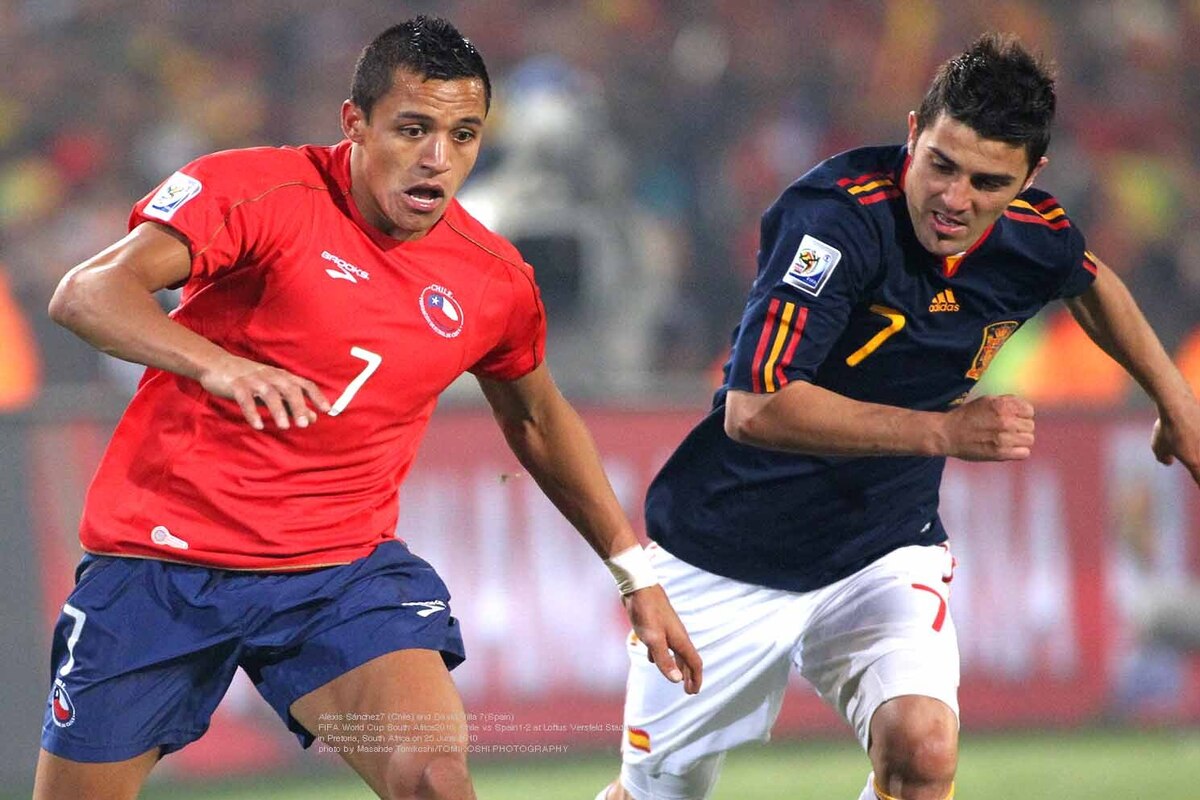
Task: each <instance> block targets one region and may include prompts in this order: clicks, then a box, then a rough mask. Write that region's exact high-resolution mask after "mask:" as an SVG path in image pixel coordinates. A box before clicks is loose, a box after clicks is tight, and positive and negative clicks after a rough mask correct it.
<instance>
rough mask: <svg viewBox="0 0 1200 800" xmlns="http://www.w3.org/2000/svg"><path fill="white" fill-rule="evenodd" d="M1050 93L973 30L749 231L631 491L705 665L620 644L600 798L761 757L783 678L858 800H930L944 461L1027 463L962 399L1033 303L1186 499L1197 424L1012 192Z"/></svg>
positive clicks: (1047, 213)
mask: <svg viewBox="0 0 1200 800" xmlns="http://www.w3.org/2000/svg"><path fill="white" fill-rule="evenodd" d="M1054 107H1055V94H1054V83H1053V78H1052V76H1051V75H1050V73H1049V70H1048V68H1047V67H1046V66H1044V65H1043V64H1041V63H1039V61H1038V60H1037V59H1035V58H1034V57H1032V56H1031V55H1030V54H1029V53H1028V52H1027V51H1026V50H1025V49H1024V48H1023V46H1022V45H1021V44H1020V43H1019V42H1017V41H1016V40H1015V39H1012V38H1007V37H1002V36H998V35H995V34H989V35H985V36H983V37H981V38H980V39H979V40H977V41H976V42H975V43H974V44H973V45H972V46H971V47H970V48H969V49H968V50H966V51H965V52H964V53H962V54H961V55H959V56H958V57H956V58H954V59H952V60H950V61H948V62H947V63H945V64H944V65H942V67H941V68H940V69H939V70H938V72H937V74H936V76H935V78H934V79H933V81H932V83H931V85H930V88H929V90H928V92H927V94H926V95H925V98H924V100H923V102H922V103H921V106H920V109H919V110H918V111H916V112H913V113H910V114H909V118H908V139H907V142H906V144H905V145H903V146H894V147H868V148H863V149H858V150H852V151H850V152H846V153H843V154H841V155H837V156H835V157H833V158H831V159H829V160H828V161H825V162H824V163H822V164H819V165H817V166H816V167H815V168H813V169H812V170H811V171H810V172H808V173H807V174H806V175H804V176H803V177H801V178H800V179H799V180H798V181H796V182H795V183H794V184H792V185H791V186H789V187H788V188H787V189H786V190H785V191H784V192H783V194H782V195H781V196H780V198H779V199H778V200H777V201H776V203H775V204H774V205H773V206H772V207H771V208H770V209H769V210H768V211H767V212H766V214H765V215H764V217H763V220H762V230H761V247H760V250H759V256H758V259H759V262H758V276H757V278H756V280H755V282H754V285H753V286H752V288H751V290H750V295H749V299H748V300H747V303H746V307H745V311H744V314H743V316H742V320H741V323H740V324H739V326H738V328H737V329H736V330H735V332H734V335H733V344H732V354H731V356H730V359H729V361H728V363H727V364H726V367H725V382H724V385H723V386H722V387H721V388H720V390H719V391H718V392H717V393H716V396H715V398H714V402H713V407H712V411H711V413H709V415H708V416H707V417H706V418H705V419H704V420H703V421H702V422H700V423H699V424H698V425H697V427H696V428H695V429H694V430H693V431H692V432H691V433H690V434H689V435H688V436H687V438H686V439H685V440H684V441H683V443H682V444H681V445H680V446H679V448H678V449H677V450H676V451H675V453H674V454H673V455H672V456H671V458H670V459H669V460H668V462H667V463H666V465H665V466H664V467H663V469H662V471H661V472H660V473H659V474H658V476H657V477H656V478H655V480H654V482H653V483H652V485H651V487H650V489H649V492H648V496H647V499H646V518H647V528H648V532H649V535H650V538H651V539H653V540H654V544H653V545H652V546H651V548H650V549H651V551H652V560H653V561H654V563H655V567H656V568H657V570H658V575H659V577H660V579H661V580H662V581H663V584H664V586H665V587H666V589H667V593H668V595H669V596H670V597H671V601H672V603H673V604H674V605H675V608H676V610H677V611H678V612H679V614H680V616H681V618H682V619H683V621H684V624H685V626H686V627H687V629H688V631H689V632H690V633H691V635H692V638H693V641H694V642H695V644H696V646H697V647H698V648H699V650H700V653H701V655H702V656H703V658H704V662H705V679H706V681H705V690H704V692H702V693H701V694H699V695H698V696H696V697H688V696H686V695H684V693H683V692H679V691H673V690H672V688H671V687H669V686H665V685H658V684H656V682H655V681H654V680H652V676H651V674H650V672H649V670H647V669H646V668H645V666H644V664H643V662H644V655H645V654H644V650H643V649H642V647H641V645H640V644H639V643H638V642H637V641H636V638H635V637H631V640H630V645H629V648H630V656H631V662H630V663H631V667H630V678H629V683H628V695H627V699H626V706H625V725H626V731H625V734H626V735H625V737H624V741H623V746H622V753H623V765H622V770H621V774H620V778H619V780H618V781H617V782H616V783H614V784H612V785H611V786H609V787H607V789H606V790H605V791H603V792H601V795H600V797H607V798H608V799H609V800H618V799H619V798H629V797H633V798H636V800H681V799H683V798H687V799H688V800H700V799H701V798H706V797H708V796H709V794H710V792H711V789H712V787H713V785H714V783H715V781H716V779H717V775H718V772H719V770H720V765H721V762H722V760H723V758H724V754H725V752H726V751H728V750H729V749H730V748H732V747H735V746H737V745H739V744H741V743H744V742H747V741H752V740H763V739H765V738H766V737H767V735H768V733H769V730H770V728H771V725H772V723H773V722H774V720H775V718H776V716H777V714H778V711H779V705H780V702H781V699H782V695H783V692H784V688H785V685H786V683H787V679H788V674H789V672H790V670H791V669H792V668H793V667H794V668H795V669H797V670H799V672H800V674H802V675H803V676H804V677H805V678H806V679H807V680H808V681H809V682H810V683H811V684H812V685H813V686H814V687H815V689H816V691H817V692H819V693H820V695H821V696H822V697H823V698H824V699H825V700H826V701H827V702H828V703H829V704H830V705H831V706H832V707H833V708H834V709H836V710H837V712H838V713H839V714H840V715H841V716H842V718H843V719H845V720H846V721H847V723H849V725H850V726H851V727H852V728H853V730H854V732H855V734H856V736H857V737H858V740H859V742H860V743H861V744H862V746H863V748H864V749H865V750H866V752H867V754H868V756H869V758H870V762H871V767H872V770H873V771H872V773H871V774H870V776H869V777H868V779H867V782H866V785H865V786H864V788H863V790H862V793H861V795H860V800H888V798H903V800H944V798H948V797H951V796H952V795H953V792H954V788H953V787H954V775H955V770H956V766H957V756H958V714H957V687H958V678H959V663H958V646H957V642H956V638H955V629H954V622H953V620H952V618H951V616H950V614H949V612H948V609H947V597H948V592H949V583H950V579H951V577H952V572H953V567H954V560H953V557H952V556H951V554H950V550H949V547H948V540H947V532H946V531H945V530H944V529H943V527H942V523H941V521H940V520H939V518H938V508H937V505H938V486H939V483H940V480H941V474H942V468H943V466H944V463H945V459H946V458H947V457H952V458H961V459H966V460H972V461H1007V460H1014V459H1024V458H1028V457H1029V454H1030V450H1031V448H1032V447H1033V445H1034V419H1033V417H1034V411H1033V408H1032V407H1031V406H1030V404H1029V403H1028V402H1026V401H1024V400H1022V399H1021V398H1019V397H1014V396H1000V397H970V396H969V393H970V391H971V389H972V387H973V386H974V385H975V382H976V381H977V380H978V379H979V378H980V376H982V375H983V373H984V370H986V369H987V366H988V363H989V362H990V361H991V360H992V358H993V357H994V356H995V354H996V352H997V351H998V350H999V348H1000V346H1001V345H1003V343H1004V342H1005V341H1006V340H1007V339H1008V337H1009V336H1011V335H1012V333H1013V331H1015V330H1016V329H1017V328H1019V327H1020V325H1021V324H1022V323H1023V322H1025V321H1026V320H1028V319H1029V318H1030V317H1032V316H1033V315H1034V314H1036V313H1037V312H1038V310H1039V309H1041V308H1042V307H1043V306H1044V305H1046V304H1047V303H1049V302H1050V301H1052V300H1055V299H1060V298H1061V299H1063V300H1065V301H1066V303H1067V305H1068V306H1069V308H1070V309H1071V311H1072V312H1073V313H1074V315H1075V317H1076V319H1077V320H1078V321H1079V324H1081V325H1082V326H1083V328H1084V329H1085V330H1086V331H1087V333H1088V334H1089V335H1090V336H1091V338H1092V339H1094V340H1095V341H1096V342H1097V343H1098V344H1099V345H1100V346H1101V347H1102V348H1104V350H1105V351H1107V352H1108V353H1109V354H1110V355H1111V356H1112V357H1113V358H1115V359H1116V360H1117V361H1118V362H1120V363H1121V365H1122V366H1123V367H1124V368H1125V369H1126V370H1128V371H1129V373H1130V374H1131V375H1132V376H1133V377H1134V378H1136V379H1137V381H1138V382H1139V383H1140V384H1141V385H1142V387H1143V388H1144V389H1145V390H1146V391H1147V393H1148V394H1149V395H1150V396H1151V398H1152V399H1153V400H1154V402H1155V403H1156V405H1157V407H1158V413H1159V419H1158V421H1157V423H1156V424H1155V426H1154V430H1153V433H1152V436H1151V447H1152V448H1153V451H1154V454H1155V456H1156V457H1157V458H1158V460H1159V461H1162V462H1163V463H1171V462H1172V461H1173V460H1174V459H1176V458H1178V459H1179V460H1180V461H1182V462H1183V464H1184V465H1185V466H1186V467H1187V469H1188V470H1189V471H1190V472H1191V474H1192V476H1193V478H1198V479H1200V406H1198V404H1197V402H1196V400H1195V398H1194V397H1193V395H1192V393H1191V391H1190V390H1189V389H1188V387H1187V385H1186V383H1185V382H1184V380H1183V379H1182V377H1181V376H1180V374H1179V373H1178V371H1177V370H1176V369H1175V367H1174V366H1173V365H1172V363H1171V361H1170V359H1169V358H1168V357H1167V354H1166V353H1165V352H1164V351H1163V348H1162V347H1161V345H1160V344H1159V342H1158V339H1157V338H1156V336H1155V334H1154V333H1153V332H1152V330H1151V329H1150V327H1149V326H1148V325H1147V323H1146V321H1145V318H1144V317H1143V315H1142V314H1141V313H1140V311H1139V310H1138V308H1137V307H1136V306H1135V304H1134V302H1133V300H1132V299H1131V297H1130V295H1129V292H1128V291H1127V290H1126V288H1125V287H1124V285H1123V284H1122V283H1121V281H1120V280H1119V279H1118V278H1117V277H1116V276H1115V275H1114V274H1113V272H1112V271H1111V270H1110V269H1109V268H1108V267H1106V266H1105V265H1104V264H1103V263H1102V262H1101V261H1100V260H1099V259H1098V258H1097V257H1096V256H1095V255H1094V254H1092V253H1091V252H1090V251H1088V249H1087V247H1086V245H1085V242H1084V237H1083V234H1082V233H1081V232H1080V231H1079V228H1078V227H1077V226H1075V225H1074V224H1073V223H1072V221H1071V220H1070V218H1069V217H1068V216H1067V214H1066V212H1065V211H1064V210H1063V209H1062V207H1061V206H1059V204H1058V202H1057V201H1056V200H1055V199H1054V198H1053V197H1052V196H1050V195H1049V194H1047V193H1045V192H1043V191H1040V190H1037V189H1034V188H1032V184H1033V181H1034V178H1035V177H1036V176H1037V175H1038V173H1039V171H1040V170H1041V169H1042V168H1043V167H1044V166H1045V164H1046V158H1045V155H1044V154H1045V152H1046V148H1047V145H1048V142H1049V139H1050V126H1051V121H1052V118H1053V114H1054Z"/></svg>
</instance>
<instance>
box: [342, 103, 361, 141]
mask: <svg viewBox="0 0 1200 800" xmlns="http://www.w3.org/2000/svg"><path fill="white" fill-rule="evenodd" d="M366 127H367V116H366V114H364V113H363V111H362V109H361V108H359V107H358V106H357V105H356V104H355V103H354V101H353V100H346V101H345V102H343V103H342V134H343V135H344V136H345V137H346V138H347V139H349V140H350V141H352V142H354V143H355V144H362V141H363V136H364V134H365V129H366Z"/></svg>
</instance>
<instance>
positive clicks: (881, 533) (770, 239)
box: [646, 147, 1096, 591]
mask: <svg viewBox="0 0 1200 800" xmlns="http://www.w3.org/2000/svg"><path fill="white" fill-rule="evenodd" d="M907 165H908V159H907V150H906V149H905V148H904V147H874V148H863V149H859V150H853V151H850V152H847V153H843V154H841V155H838V156H835V157H834V158H832V159H830V160H828V161H825V162H824V163H822V164H820V165H818V166H817V167H815V168H814V169H813V170H811V171H810V172H809V173H807V174H806V175H804V176H803V177H802V178H800V179H799V180H798V181H796V182H795V183H794V184H792V185H791V186H790V187H788V189H787V190H786V191H785V192H784V193H783V194H782V195H781V196H780V198H779V199H778V200H777V201H776V202H775V204H774V205H773V206H772V207H771V208H770V209H769V210H768V211H767V213H766V214H765V215H764V216H763V219H762V231H761V249H760V251H759V256H758V275H757V277H756V279H755V281H754V285H753V286H752V288H751V290H750V296H749V298H748V299H747V301H746V308H745V311H744V313H743V315H742V319H741V322H740V323H739V325H738V327H737V329H736V330H735V331H734V334H733V348H732V353H731V355H730V359H729V362H728V363H727V364H726V365H725V383H724V386H723V387H722V388H721V390H719V391H718V392H717V394H716V397H715V398H714V403H713V409H712V411H711V412H710V413H709V414H708V416H707V417H705V419H704V420H703V421H701V422H700V424H699V425H698V426H697V427H696V428H695V429H693V430H692V432H691V433H690V434H689V435H688V437H687V438H686V439H685V440H684V441H683V443H682V444H681V445H680V446H679V448H678V449H677V450H676V451H675V453H674V454H673V455H672V456H671V458H670V459H669V460H668V461H667V463H666V465H664V467H663V469H662V470H661V471H660V473H659V474H658V476H657V477H656V478H655V480H654V482H653V483H652V484H651V486H650V490H649V493H648V495H647V499H646V523H647V531H648V533H649V536H650V538H651V539H653V540H655V541H657V542H659V543H660V544H661V545H662V546H663V547H665V548H666V549H667V550H669V551H671V552H672V553H674V554H675V555H677V556H678V557H680V558H682V559H684V560H685V561H688V562H690V563H692V564H694V565H696V566H698V567H701V568H703V569H706V570H708V571H710V572H714V573H717V574H720V575H725V576H727V577H731V578H735V579H738V580H743V581H747V582H751V583H756V584H760V585H763V586H771V587H776V588H781V589H790V590H794V591H808V590H811V589H815V588H818V587H820V586H824V585H826V584H829V583H832V582H833V581H836V580H839V579H841V578H843V577H845V576H847V575H849V574H851V573H853V572H856V571H857V570H859V569H861V568H862V567H864V566H866V565H867V564H869V563H871V562H872V561H874V560H875V559H877V558H879V557H880V556H882V555H884V554H886V553H888V552H890V551H891V550H894V549H896V548H897V547H902V546H905V545H910V544H936V543H938V542H942V541H945V539H946V532H945V530H944V529H943V527H942V524H941V522H940V520H939V519H938V514H937V505H938V486H939V484H940V482H941V476H942V469H943V466H944V464H945V459H944V458H930V457H922V456H884V457H876V456H871V457H845V456H837V457H834V456H813V455H798V454H791V453H784V452H779V451H773V450H767V449H763V448H758V447H753V446H749V445H743V444H739V443H737V442H735V441H733V440H732V439H730V438H729V437H727V436H726V435H725V431H724V417H725V393H726V392H727V391H728V390H729V389H737V390H741V391H747V392H755V393H765V392H775V391H778V390H779V389H781V388H782V387H784V386H786V385H787V384H788V383H790V382H792V381H806V382H809V383H813V384H815V385H818V386H822V387H824V388H826V389H829V390H831V391H834V392H837V393H839V394H841V395H844V396H846V397H850V398H852V399H855V400H861V401H866V402H872V403H882V404H886V405H892V406H900V407H904V408H911V409H918V410H923V411H945V410H947V409H949V408H951V407H953V406H954V405H956V404H958V403H961V402H962V401H963V399H964V398H965V397H966V395H967V393H968V392H969V391H970V390H971V388H972V387H973V386H974V385H975V382H976V381H977V380H978V379H979V378H980V377H981V376H982V375H983V373H984V370H986V369H987V366H988V364H989V363H990V362H991V360H992V358H993V357H994V356H995V354H996V352H997V351H998V350H999V349H1000V347H1001V346H1002V345H1003V344H1004V342H1005V341H1006V340H1007V339H1008V338H1009V337H1010V336H1011V335H1012V334H1013V332H1014V331H1016V330H1017V329H1018V328H1019V327H1020V326H1021V325H1022V324H1023V323H1024V322H1025V321H1026V320H1028V319H1029V318H1031V317H1032V316H1034V315H1035V314H1036V313H1037V312H1038V311H1039V310H1040V309H1041V308H1042V307H1043V306H1044V305H1046V304H1047V303H1048V302H1050V301H1052V300H1055V299H1057V298H1064V297H1073V296H1076V295H1078V294H1081V293H1082V292H1083V291H1084V290H1086V289H1087V288H1088V287H1089V286H1090V285H1091V282H1092V280H1093V279H1094V278H1095V275H1096V265H1095V262H1094V258H1093V257H1092V256H1091V254H1090V253H1088V252H1087V250H1086V246H1085V242H1084V237H1083V235H1082V234H1081V233H1080V232H1079V230H1078V228H1076V227H1074V226H1073V225H1072V224H1071V221H1070V219H1069V218H1068V217H1067V215H1066V212H1065V211H1064V210H1063V209H1062V207H1061V206H1059V204H1058V202H1057V201H1056V200H1055V199H1054V198H1053V197H1051V196H1050V195H1048V194H1046V193H1045V192H1042V191H1039V190H1037V189H1029V190H1027V191H1025V192H1023V193H1022V194H1021V195H1019V196H1018V197H1017V199H1016V200H1015V201H1013V202H1012V203H1011V204H1010V205H1009V206H1008V208H1007V209H1006V210H1005V212H1004V213H1003V215H1002V216H1001V217H1000V218H999V219H998V220H997V221H996V223H995V224H994V225H993V226H992V227H991V228H990V229H988V230H987V231H986V232H985V233H984V234H983V236H982V237H980V239H979V241H977V242H976V243H975V244H974V245H973V246H972V247H971V248H970V249H969V250H967V251H966V252H965V253H963V254H960V255H958V256H951V257H948V258H943V257H940V256H935V255H933V254H931V253H930V252H929V251H927V250H925V249H924V248H923V247H922V246H921V245H920V243H919V242H918V241H917V238H916V235H915V233H914V232H913V228H912V223H911V220H910V217H909V214H908V210H907V206H906V203H905V197H904V194H903V188H904V178H905V174H906V170H907Z"/></svg>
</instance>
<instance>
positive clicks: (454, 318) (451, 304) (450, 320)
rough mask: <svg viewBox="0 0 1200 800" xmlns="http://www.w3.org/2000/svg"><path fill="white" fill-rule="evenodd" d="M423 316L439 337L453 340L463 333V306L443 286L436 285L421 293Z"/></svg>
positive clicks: (427, 287)
mask: <svg viewBox="0 0 1200 800" xmlns="http://www.w3.org/2000/svg"><path fill="white" fill-rule="evenodd" d="M421 314H423V315H424V316H425V321H426V322H428V323H429V327H431V328H433V332H434V333H436V334H438V335H439V336H445V337H446V338H447V339H453V338H454V337H455V336H458V335H459V334H460V333H462V329H463V310H462V306H460V305H459V304H458V301H457V300H455V299H454V294H453V293H452V292H451V291H450V290H449V289H447V288H445V287H443V286H438V285H437V284H436V283H435V284H432V285H430V286H426V287H425V289H424V290H423V291H422V292H421Z"/></svg>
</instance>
